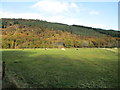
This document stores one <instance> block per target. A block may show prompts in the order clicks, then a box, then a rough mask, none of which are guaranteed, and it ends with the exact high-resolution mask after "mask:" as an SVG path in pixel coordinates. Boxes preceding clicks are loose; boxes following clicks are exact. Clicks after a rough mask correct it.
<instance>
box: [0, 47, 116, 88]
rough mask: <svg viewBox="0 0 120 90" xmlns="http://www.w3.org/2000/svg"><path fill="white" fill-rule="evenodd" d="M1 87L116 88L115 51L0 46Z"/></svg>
mask: <svg viewBox="0 0 120 90" xmlns="http://www.w3.org/2000/svg"><path fill="white" fill-rule="evenodd" d="M2 60H3V61H4V62H5V67H6V68H5V78H4V79H3V87H4V88H6V87H12V86H15V87H18V88H116V87H117V86H118V53H117V49H116V50H114V51H110V50H106V49H98V48H79V49H75V48H71V49H65V51H64V50H61V49H48V50H45V49H24V50H22V49H3V50H2Z"/></svg>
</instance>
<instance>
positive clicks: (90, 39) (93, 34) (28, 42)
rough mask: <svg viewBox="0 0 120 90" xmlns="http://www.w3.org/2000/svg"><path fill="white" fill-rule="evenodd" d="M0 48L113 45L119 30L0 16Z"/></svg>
mask: <svg viewBox="0 0 120 90" xmlns="http://www.w3.org/2000/svg"><path fill="white" fill-rule="evenodd" d="M0 31H1V32H2V45H1V48H6V49H7V48H11V49H17V48H63V47H65V48H95V47H97V48H108V47H109V48H113V47H119V45H118V42H119V41H120V34H119V32H120V31H115V30H104V29H100V28H92V27H86V26H80V25H67V24H62V23H53V22H47V21H43V20H38V19H14V18H2V19H1V25H0Z"/></svg>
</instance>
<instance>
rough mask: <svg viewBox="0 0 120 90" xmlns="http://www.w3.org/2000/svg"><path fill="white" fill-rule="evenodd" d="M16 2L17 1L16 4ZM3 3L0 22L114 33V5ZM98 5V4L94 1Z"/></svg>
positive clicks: (56, 0)
mask: <svg viewBox="0 0 120 90" xmlns="http://www.w3.org/2000/svg"><path fill="white" fill-rule="evenodd" d="M18 1H19V0H18ZM18 1H17V0H16V1H14V0H4V1H1V3H0V18H24V19H40V20H46V21H50V22H58V23H64V24H69V25H72V24H77V25H84V26H91V27H95V28H103V29H115V30H118V2H117V0H112V1H114V2H109V1H111V0H106V2H94V1H95V0H92V1H93V2H88V1H90V0H85V1H86V2H80V1H77V0H76V1H77V2H76V1H75V0H64V1H63V0H34V1H33V0H26V2H24V1H25V0H21V1H19V2H18ZM96 1H99V0H96Z"/></svg>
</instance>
